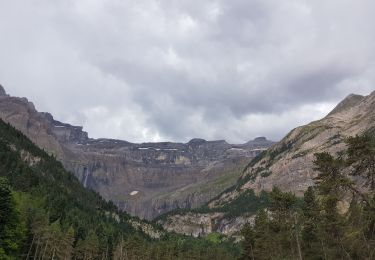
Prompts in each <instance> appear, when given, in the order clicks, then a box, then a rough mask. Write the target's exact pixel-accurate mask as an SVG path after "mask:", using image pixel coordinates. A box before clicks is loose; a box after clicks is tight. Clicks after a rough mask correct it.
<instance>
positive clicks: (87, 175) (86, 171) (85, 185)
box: [83, 167, 89, 188]
mask: <svg viewBox="0 0 375 260" xmlns="http://www.w3.org/2000/svg"><path fill="white" fill-rule="evenodd" d="M83 171H84V174H85V177H84V178H85V179H84V180H83V187H85V188H86V187H87V179H88V177H89V171H88V169H87V168H86V167H85V168H84V170H83Z"/></svg>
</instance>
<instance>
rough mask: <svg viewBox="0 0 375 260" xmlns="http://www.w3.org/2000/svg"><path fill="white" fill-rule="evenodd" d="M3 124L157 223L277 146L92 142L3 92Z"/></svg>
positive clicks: (198, 201)
mask: <svg viewBox="0 0 375 260" xmlns="http://www.w3.org/2000/svg"><path fill="white" fill-rule="evenodd" d="M0 118H2V119H3V120H4V121H5V122H8V123H10V124H11V125H13V126H14V127H16V128H17V129H19V130H20V131H22V132H23V133H24V134H25V135H26V136H27V137H29V138H30V139H31V140H32V141H33V142H34V143H36V144H37V145H38V146H40V147H42V148H43V149H45V150H46V151H48V152H49V153H50V154H53V155H54V156H56V158H57V159H58V160H60V161H61V162H62V163H63V165H64V167H65V168H66V169H67V170H69V171H72V172H73V173H74V174H75V176H76V177H77V178H78V179H79V180H80V182H81V183H82V184H83V185H84V187H87V188H91V189H93V190H95V191H97V192H99V193H100V194H101V195H102V196H103V197H104V198H105V199H106V200H110V201H112V202H114V203H115V204H116V205H117V206H118V207H119V208H120V209H123V210H126V211H127V212H129V213H130V214H132V215H134V216H139V217H141V218H146V219H153V218H155V217H156V216H158V215H160V214H163V213H166V212H168V211H171V210H173V209H176V208H196V207H199V206H201V205H203V204H204V203H206V202H208V201H210V200H211V199H212V198H214V197H216V196H217V195H219V194H220V193H221V192H222V191H224V190H225V189H227V188H228V187H230V186H232V185H233V184H235V183H236V181H237V179H238V177H239V176H240V174H241V170H242V168H243V167H244V166H245V165H246V164H247V162H248V161H249V160H250V159H251V158H254V157H255V156H256V155H258V154H259V153H261V152H262V151H264V150H266V149H267V148H268V147H269V146H271V145H272V144H273V142H271V141H268V140H267V139H266V138H264V137H260V138H256V139H255V140H253V141H250V142H247V143H245V144H237V145H234V144H228V143H227V142H226V141H224V140H218V141H206V140H203V139H192V140H191V141H189V142H188V143H171V142H161V143H142V144H135V143H130V142H126V141H122V140H113V139H92V138H89V137H88V134H87V133H86V132H84V131H83V129H82V127H79V126H72V125H70V124H66V123H62V122H59V121H57V120H55V119H54V118H53V116H52V115H51V114H49V113H41V112H38V111H37V110H36V109H35V107H34V105H33V104H32V103H31V102H29V101H28V100H27V99H26V98H18V97H11V96H9V95H7V94H6V92H5V90H4V88H3V87H0Z"/></svg>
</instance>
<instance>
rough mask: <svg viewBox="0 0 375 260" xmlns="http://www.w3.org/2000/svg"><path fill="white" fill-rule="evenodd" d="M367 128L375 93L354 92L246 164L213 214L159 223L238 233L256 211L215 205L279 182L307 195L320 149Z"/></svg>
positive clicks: (373, 125)
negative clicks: (231, 211) (235, 211)
mask: <svg viewBox="0 0 375 260" xmlns="http://www.w3.org/2000/svg"><path fill="white" fill-rule="evenodd" d="M363 133H375V92H373V93H371V94H370V95H368V96H360V95H353V94H351V95H349V96H348V97H347V98H345V99H344V100H343V101H342V102H341V103H339V104H338V105H337V106H336V108H335V109H334V110H333V111H332V112H331V113H329V114H328V115H327V116H326V117H324V118H323V119H321V120H318V121H314V122H312V123H310V124H308V125H305V126H301V127H297V128H295V129H294V130H292V131H291V132H290V133H289V134H288V135H287V136H286V137H285V138H283V139H282V140H281V141H280V142H279V143H277V144H275V145H274V146H272V147H271V148H270V149H268V150H267V151H265V152H263V153H262V154H261V155H260V156H258V157H257V158H255V159H254V160H253V161H251V162H250V163H249V164H248V165H247V166H246V167H245V169H244V171H243V174H242V176H241V177H240V179H239V181H238V182H237V184H236V187H235V188H233V189H230V190H229V191H228V192H224V193H223V194H221V195H220V196H219V197H218V198H216V199H214V200H212V201H211V202H210V203H209V204H208V207H209V208H210V213H207V214H200V213H193V212H191V213H185V214H174V215H173V214H172V215H167V217H166V218H165V219H164V220H162V221H159V223H160V224H162V225H163V226H164V228H165V229H166V230H169V231H176V232H178V233H184V234H193V235H194V236H200V235H205V234H207V233H210V232H221V233H224V234H228V235H236V234H238V231H239V230H240V228H241V227H242V225H243V223H244V222H246V221H248V222H251V221H252V216H249V214H248V213H247V212H243V214H242V215H241V216H238V217H236V218H230V217H227V216H226V215H225V214H223V213H222V212H221V211H218V212H215V209H219V208H222V207H225V206H228V205H231V203H233V202H234V201H235V200H236V199H237V198H239V196H240V195H241V194H244V193H245V192H247V191H249V190H253V191H255V192H256V193H259V192H260V191H263V190H264V191H270V190H271V189H272V188H273V187H274V186H277V187H278V188H280V189H281V190H282V191H291V192H293V193H295V194H296V195H298V196H302V195H303V192H304V191H305V190H306V189H307V188H308V187H309V186H311V185H314V181H313V178H314V177H315V176H316V172H315V171H314V170H313V161H314V159H315V157H314V154H315V153H319V152H329V153H331V154H334V155H335V154H338V153H339V152H340V151H342V150H343V149H345V143H344V140H345V138H347V137H349V136H355V135H357V134H363ZM249 203H251V202H249ZM244 219H245V220H246V219H247V220H246V221H244ZM187 223H189V224H187ZM212 223H214V224H215V225H212ZM202 227H204V228H202Z"/></svg>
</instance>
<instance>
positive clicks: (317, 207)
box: [242, 135, 375, 259]
mask: <svg viewBox="0 0 375 260" xmlns="http://www.w3.org/2000/svg"><path fill="white" fill-rule="evenodd" d="M315 157H316V159H315V161H314V164H315V170H316V171H317V173H318V175H317V177H316V178H315V181H316V185H315V186H314V187H310V188H309V189H308V190H307V191H306V192H305V194H304V197H303V200H302V201H301V199H297V197H296V196H295V195H294V194H292V193H283V192H281V191H280V190H279V189H277V188H274V189H273V191H272V192H271V193H269V196H268V197H269V203H270V204H269V206H268V207H267V208H266V209H262V210H260V211H259V212H258V213H257V215H256V218H255V223H254V225H250V224H248V225H246V226H245V227H244V228H243V230H242V234H243V236H244V238H245V239H244V241H243V247H244V251H245V254H244V255H243V256H242V258H243V259H375V196H374V193H375V138H373V137H372V136H369V135H363V136H356V137H351V138H349V139H348V140H347V150H346V151H345V152H343V153H340V154H339V155H338V156H337V157H334V156H332V155H330V154H328V153H319V154H315Z"/></svg>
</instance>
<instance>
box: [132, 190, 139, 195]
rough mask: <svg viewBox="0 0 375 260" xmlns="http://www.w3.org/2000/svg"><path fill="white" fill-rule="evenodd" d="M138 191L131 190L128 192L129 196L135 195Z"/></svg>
mask: <svg viewBox="0 0 375 260" xmlns="http://www.w3.org/2000/svg"><path fill="white" fill-rule="evenodd" d="M138 193H139V191H137V190H135V191H132V192H130V196H135V195H137V194H138Z"/></svg>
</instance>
